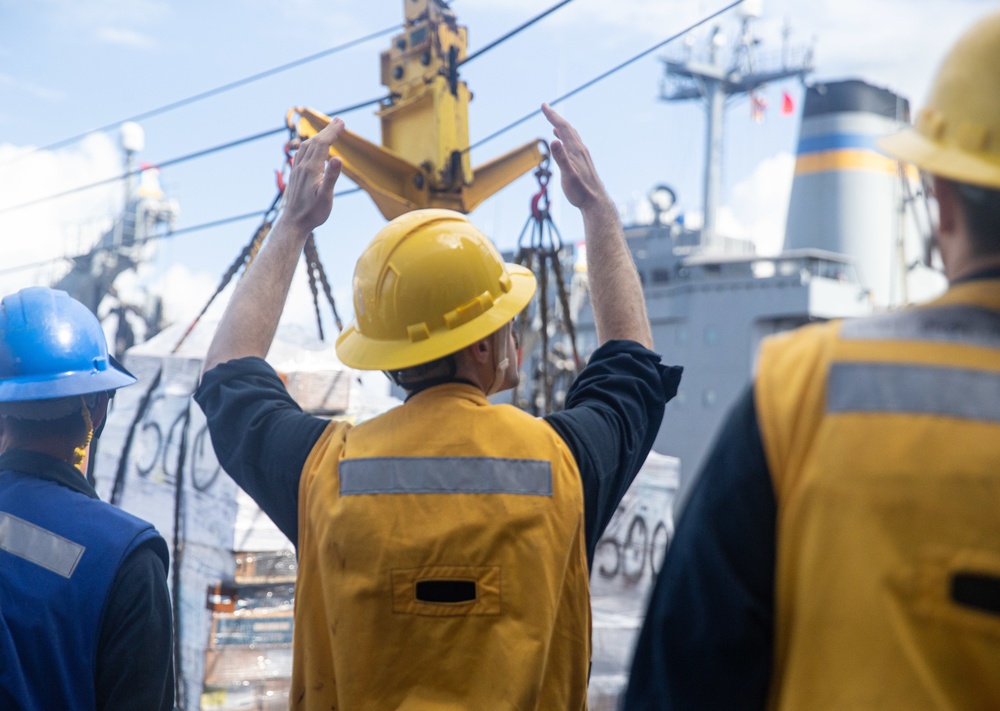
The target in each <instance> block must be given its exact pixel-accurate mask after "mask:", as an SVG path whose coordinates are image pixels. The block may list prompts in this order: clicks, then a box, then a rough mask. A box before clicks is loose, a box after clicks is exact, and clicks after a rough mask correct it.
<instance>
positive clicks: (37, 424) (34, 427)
mask: <svg viewBox="0 0 1000 711" xmlns="http://www.w3.org/2000/svg"><path fill="white" fill-rule="evenodd" d="M4 426H5V427H6V428H7V429H8V430H9V431H10V433H11V434H12V435H14V436H16V437H17V438H18V439H19V440H21V441H25V440H27V441H30V440H38V439H44V438H49V437H58V438H60V439H65V440H66V441H67V442H71V443H72V444H73V445H74V446H75V445H78V444H81V443H82V442H84V441H85V440H86V439H87V423H86V421H85V420H84V419H83V416H82V415H81V413H79V412H73V413H70V414H69V415H66V416H65V417H58V418H56V419H54V420H29V419H23V418H20V417H7V419H6V423H5V425H4Z"/></svg>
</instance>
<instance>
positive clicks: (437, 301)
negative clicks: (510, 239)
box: [337, 210, 535, 370]
mask: <svg viewBox="0 0 1000 711" xmlns="http://www.w3.org/2000/svg"><path fill="white" fill-rule="evenodd" d="M534 293H535V276H534V274H532V273H531V271H529V270H528V269H525V268H524V267H520V266H517V265H516V264H505V263H504V261H503V258H502V257H501V256H500V252H498V251H497V248H496V247H495V246H494V245H493V243H492V242H491V241H490V240H489V239H488V238H487V237H486V236H485V235H484V234H483V233H482V232H480V231H479V230H478V229H476V228H475V227H474V226H473V224H472V223H471V222H470V221H469V219H468V218H467V217H466V216H465V215H462V214H461V213H458V212H453V211H452V210H414V211H413V212H408V213H406V214H405V215H401V216H400V217H397V218H396V219H395V220H393V221H392V222H390V223H389V224H388V225H386V226H385V227H384V228H382V230H381V231H380V232H379V233H378V234H377V235H376V236H375V239H373V240H372V242H371V244H369V245H368V248H367V249H365V251H364V253H363V254H362V255H361V257H360V258H359V259H358V263H357V265H356V266H355V268H354V321H353V322H352V323H351V324H350V325H349V326H347V328H345V329H344V330H343V332H341V334H340V337H339V338H338V339H337V356H338V357H339V358H340V360H341V362H343V363H344V364H345V365H347V366H350V367H352V368H358V369H359V370H401V369H403V368H409V367H412V366H415V365H421V364H422V363H429V362H431V361H433V360H437V359H438V358H443V357H444V356H446V355H449V354H451V353H454V352H456V351H458V350H461V349H462V348H464V347H466V346H468V345H471V344H473V343H475V342H476V341H478V340H480V339H483V338H485V337H486V336H488V335H490V334H491V333H493V332H494V331H496V330H498V329H499V328H501V327H502V326H503V325H504V324H506V323H507V322H508V321H510V320H511V319H512V318H514V316H516V315H517V314H518V313H519V312H520V311H521V309H523V308H524V307H525V306H527V304H528V302H529V301H531V297H532V295H533V294H534Z"/></svg>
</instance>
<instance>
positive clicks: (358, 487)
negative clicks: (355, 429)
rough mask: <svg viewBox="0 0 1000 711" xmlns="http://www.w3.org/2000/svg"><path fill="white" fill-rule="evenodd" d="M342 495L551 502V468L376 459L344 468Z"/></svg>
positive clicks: (525, 462) (466, 460)
mask: <svg viewBox="0 0 1000 711" xmlns="http://www.w3.org/2000/svg"><path fill="white" fill-rule="evenodd" d="M339 470H340V495H341V496H353V495H358V494H521V495H525V496H552V464H551V463H550V462H548V461H546V460H539V459H495V458H492V457H373V458H370V459H346V460H343V461H341V462H340V465H339Z"/></svg>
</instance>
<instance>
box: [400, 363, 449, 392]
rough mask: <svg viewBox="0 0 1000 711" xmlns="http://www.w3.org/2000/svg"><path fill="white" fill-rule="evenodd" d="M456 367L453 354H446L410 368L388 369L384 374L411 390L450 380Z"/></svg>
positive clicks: (405, 388)
mask: <svg viewBox="0 0 1000 711" xmlns="http://www.w3.org/2000/svg"><path fill="white" fill-rule="evenodd" d="M457 368H458V365H457V363H455V357H454V355H446V356H445V357H444V358H438V359H437V360H432V361H431V362H429V363H422V364H421V365H414V366H412V367H410V368H403V369H402V370H388V371H386V374H387V375H388V376H389V378H390V379H391V380H392V381H393V382H394V383H396V385H398V386H399V387H401V388H403V389H404V390H408V391H410V392H413V391H417V390H423V389H424V388H427V387H430V386H431V385H437V384H439V383H443V382H447V381H448V380H451V379H452V378H453V377H455V371H456V370H457Z"/></svg>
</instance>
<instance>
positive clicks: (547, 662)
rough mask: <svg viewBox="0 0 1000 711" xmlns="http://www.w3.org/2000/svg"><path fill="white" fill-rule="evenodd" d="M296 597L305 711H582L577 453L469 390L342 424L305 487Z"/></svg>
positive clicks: (586, 609)
mask: <svg viewBox="0 0 1000 711" xmlns="http://www.w3.org/2000/svg"><path fill="white" fill-rule="evenodd" d="M295 604H296V609H295V642H294V646H295V661H294V671H293V679H292V690H291V694H292V695H291V707H292V708H293V709H300V708H301V709H309V710H316V711H319V710H322V711H329V710H330V709H332V708H335V709H337V711H355V710H358V709H379V710H380V711H382V710H386V709H414V710H416V709H423V710H426V709H432V710H433V709H456V710H457V709H488V710H490V711H496V710H500V709H511V710H513V709H518V710H519V711H524V710H526V709H544V710H545V711H552V710H555V709H559V710H560V711H561V710H563V709H572V710H574V711H575V710H576V709H585V708H586V692H587V674H588V668H589V662H590V594H589V581H588V572H587V560H586V551H585V540H584V522H583V489H582V484H581V481H580V474H579V470H578V469H577V465H576V462H575V461H574V459H573V456H572V454H571V452H570V451H569V448H568V447H567V446H566V444H565V443H564V442H563V440H562V438H560V437H559V435H558V434H557V433H556V432H555V430H553V429H552V428H551V427H550V426H549V425H548V424H547V423H545V422H544V421H542V420H538V419H536V418H534V417H531V416H530V415H527V414H526V413H523V412H521V411H519V410H517V409H516V408H514V407H511V406H506V405H503V406H494V405H491V404H490V403H489V402H488V401H487V400H486V398H485V397H484V396H483V394H482V393H481V392H480V391H478V390H477V389H476V388H473V387H472V386H467V385H463V384H447V385H442V386H438V387H434V388H431V389H429V390H426V391H423V392H421V393H418V394H417V395H415V396H413V397H411V398H410V400H409V401H408V402H407V403H406V404H405V405H403V406H401V407H398V408H395V409H394V410H391V411H389V412H387V413H385V414H383V415H381V416H379V417H376V418H374V419H372V420H369V421H367V422H365V423H363V424H361V425H359V426H357V427H354V428H353V429H351V428H349V427H348V426H346V425H342V424H332V425H330V427H328V428H327V430H326V431H325V432H324V434H323V436H322V437H321V439H320V441H319V442H318V443H317V444H316V446H315V447H314V449H313V451H312V452H311V453H310V455H309V458H308V460H307V461H306V465H305V469H304V471H303V475H302V480H301V483H300V487H299V576H298V583H297V587H296V601H295Z"/></svg>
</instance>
